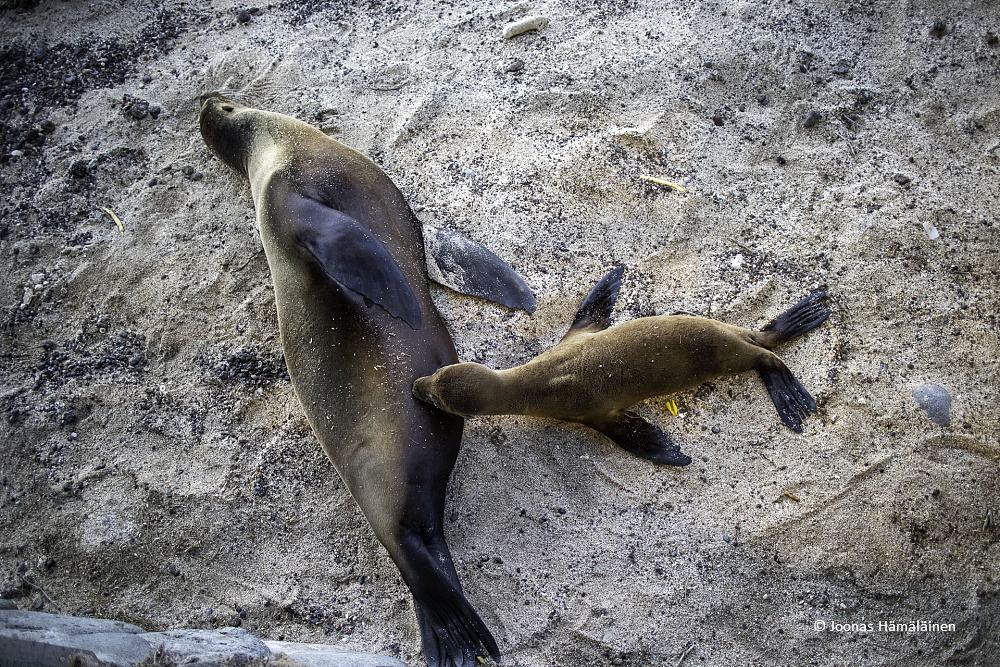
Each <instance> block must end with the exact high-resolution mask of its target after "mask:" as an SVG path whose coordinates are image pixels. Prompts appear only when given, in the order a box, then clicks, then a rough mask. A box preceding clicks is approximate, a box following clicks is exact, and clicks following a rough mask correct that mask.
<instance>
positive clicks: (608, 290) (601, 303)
mask: <svg viewBox="0 0 1000 667" xmlns="http://www.w3.org/2000/svg"><path fill="white" fill-rule="evenodd" d="M624 273H625V265H622V266H616V267H615V268H613V269H611V270H610V271H608V272H607V274H605V276H604V277H603V278H601V280H600V282H598V283H597V284H596V285H594V288H593V289H591V290H590V292H589V293H588V294H587V298H585V299H584V300H583V303H582V304H580V309H579V310H577V311H576V317H575V318H573V324H571V325H570V327H569V331H567V332H566V336H569V335H570V334H574V333H577V332H579V331H602V330H604V329H607V328H608V325H609V324H610V323H611V311H613V310H614V309H615V302H616V301H618V292H619V290H621V288H622V275H623V274H624Z"/></svg>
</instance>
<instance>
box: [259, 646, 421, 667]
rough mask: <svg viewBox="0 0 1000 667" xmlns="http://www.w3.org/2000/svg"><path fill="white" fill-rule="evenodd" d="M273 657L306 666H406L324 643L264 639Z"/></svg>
mask: <svg viewBox="0 0 1000 667" xmlns="http://www.w3.org/2000/svg"><path fill="white" fill-rule="evenodd" d="M264 643H265V644H267V647H268V648H269V649H271V651H272V652H273V653H274V655H275V657H281V656H282V654H284V655H286V656H288V657H289V658H291V659H292V660H294V661H295V662H297V663H300V664H302V665H305V666H306V667H406V664H405V663H404V662H401V661H400V660H397V659H395V658H390V657H389V656H385V655H375V654H373V653H358V652H356V651H347V650H344V649H340V648H337V647H336V646H328V645H326V644H295V643H293V642H272V641H265V642H264Z"/></svg>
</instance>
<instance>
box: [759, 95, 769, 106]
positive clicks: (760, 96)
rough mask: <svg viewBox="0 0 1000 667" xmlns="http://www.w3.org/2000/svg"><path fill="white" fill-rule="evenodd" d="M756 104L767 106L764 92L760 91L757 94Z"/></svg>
mask: <svg viewBox="0 0 1000 667" xmlns="http://www.w3.org/2000/svg"><path fill="white" fill-rule="evenodd" d="M757 104H759V105H761V106H762V107H766V106H767V95H765V94H764V93H761V94H760V95H758V96H757Z"/></svg>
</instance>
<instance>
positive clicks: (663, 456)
mask: <svg viewBox="0 0 1000 667" xmlns="http://www.w3.org/2000/svg"><path fill="white" fill-rule="evenodd" d="M584 424H586V425H587V426H589V427H591V428H593V429H595V430H597V431H600V432H601V433H603V434H604V435H606V436H608V437H609V438H611V439H612V440H613V441H614V443H615V444H616V445H618V446H620V447H622V448H623V449H626V450H628V451H629V452H632V453H633V454H635V455H636V456H639V457H641V458H644V459H649V460H650V461H652V462H653V463H662V464H663V465H668V466H686V465H688V464H690V463H691V457H690V456H688V455H687V454H683V453H681V448H680V447H679V446H677V445H675V444H674V441H673V440H671V439H670V436H668V435H667V434H666V433H664V432H663V431H661V430H660V428H659V427H658V426H656V425H654V424H650V423H649V422H648V421H646V420H645V419H643V418H642V417H640V416H639V415H637V414H635V413H634V412H629V411H627V410H622V411H620V412H615V413H612V414H610V415H608V417H607V418H605V419H597V420H590V421H585V422H584Z"/></svg>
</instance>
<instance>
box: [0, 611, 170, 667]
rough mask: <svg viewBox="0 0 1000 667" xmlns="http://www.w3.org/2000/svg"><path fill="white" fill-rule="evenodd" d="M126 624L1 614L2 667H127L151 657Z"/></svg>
mask: <svg viewBox="0 0 1000 667" xmlns="http://www.w3.org/2000/svg"><path fill="white" fill-rule="evenodd" d="M141 634H143V629H142V628H140V627H137V626H135V625H129V624H128V623H120V622H118V621H107V620H103V619H96V618H74V617H71V616H58V615H56V614H43V613H39V612H33V611H0V667H29V666H30V667H65V665H74V664H80V665H102V666H104V665H106V666H107V667H128V666H130V665H134V664H136V663H137V662H140V661H142V660H145V659H146V658H147V657H148V656H149V655H150V653H151V650H150V647H149V644H148V643H146V642H145V641H143V640H142V638H141V637H140V635H141Z"/></svg>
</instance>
